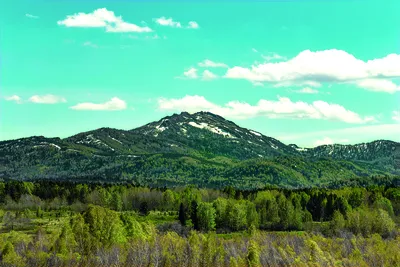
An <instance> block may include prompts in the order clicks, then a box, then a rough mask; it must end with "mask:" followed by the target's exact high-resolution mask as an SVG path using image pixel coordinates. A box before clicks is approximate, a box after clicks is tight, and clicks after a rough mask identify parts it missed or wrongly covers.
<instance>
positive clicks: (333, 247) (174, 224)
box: [0, 181, 400, 266]
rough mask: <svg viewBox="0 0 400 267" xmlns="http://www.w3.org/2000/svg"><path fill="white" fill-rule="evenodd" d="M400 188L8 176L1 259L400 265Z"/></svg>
mask: <svg viewBox="0 0 400 267" xmlns="http://www.w3.org/2000/svg"><path fill="white" fill-rule="evenodd" d="M399 215H400V188H397V187H393V186H369V187H366V188H362V187H344V188H340V189H316V188H314V189H296V190H295V189H292V190H290V189H278V188H272V187H271V188H263V189H260V190H252V191H242V190H237V189H235V188H233V187H225V188H224V189H223V190H214V189H201V188H196V187H193V186H189V187H176V188H173V189H167V188H164V189H160V188H158V189H151V188H146V187H137V186H134V185H128V184H120V185H116V184H93V183H92V184H78V183H71V182H49V181H38V182H17V181H11V182H3V183H0V229H1V233H0V259H1V263H0V266H93V265H96V266H398V263H399V262H400V234H399V227H398V223H399V222H400V216H399Z"/></svg>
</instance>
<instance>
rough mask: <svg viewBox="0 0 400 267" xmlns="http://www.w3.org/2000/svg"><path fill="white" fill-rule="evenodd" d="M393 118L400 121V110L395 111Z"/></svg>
mask: <svg viewBox="0 0 400 267" xmlns="http://www.w3.org/2000/svg"><path fill="white" fill-rule="evenodd" d="M392 119H393V120H394V121H397V122H400V111H393V115H392Z"/></svg>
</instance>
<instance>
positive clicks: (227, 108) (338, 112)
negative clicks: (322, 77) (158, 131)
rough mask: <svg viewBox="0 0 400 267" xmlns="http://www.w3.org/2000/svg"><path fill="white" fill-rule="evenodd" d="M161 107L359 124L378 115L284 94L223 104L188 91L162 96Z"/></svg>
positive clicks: (248, 116) (169, 109) (176, 109)
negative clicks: (274, 98)
mask: <svg viewBox="0 0 400 267" xmlns="http://www.w3.org/2000/svg"><path fill="white" fill-rule="evenodd" d="M158 108H159V109H160V110H168V111H188V112H197V111H210V112H213V113H215V114H218V115H221V116H226V117H231V118H236V119H246V118H251V117H267V118H287V119H320V120H334V121H342V122H346V123H355V124H362V123H367V122H373V121H375V118H374V117H372V116H366V117H362V116H360V115H359V114H357V113H355V112H353V111H350V110H347V109H345V108H344V107H343V106H340V105H338V104H329V103H327V102H324V101H314V102H312V103H311V104H309V103H305V102H302V101H298V102H292V101H291V100H290V99H289V98H286V97H280V98H278V101H271V100H265V99H261V100H259V101H258V103H257V104H256V105H250V104H248V103H245V102H239V101H230V102H228V103H226V104H224V105H223V106H220V105H217V104H215V103H212V102H210V101H208V100H207V99H205V98H204V97H203V96H198V95H194V96H190V95H186V96H185V97H183V98H180V99H166V98H160V99H159V101H158Z"/></svg>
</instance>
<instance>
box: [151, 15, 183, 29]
mask: <svg viewBox="0 0 400 267" xmlns="http://www.w3.org/2000/svg"><path fill="white" fill-rule="evenodd" d="M154 21H155V22H156V23H157V24H159V25H161V26H169V27H173V28H182V24H181V23H180V22H179V21H174V20H173V19H172V18H166V17H161V18H157V19H154Z"/></svg>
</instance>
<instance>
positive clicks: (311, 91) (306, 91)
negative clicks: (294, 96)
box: [294, 87, 318, 94]
mask: <svg viewBox="0 0 400 267" xmlns="http://www.w3.org/2000/svg"><path fill="white" fill-rule="evenodd" d="M294 92H296V93H300V94H318V90H315V89H312V88H310V87H304V88H303V89H301V90H294Z"/></svg>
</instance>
